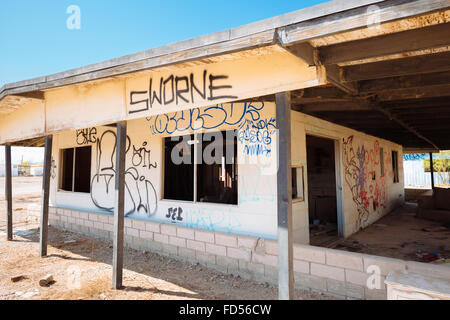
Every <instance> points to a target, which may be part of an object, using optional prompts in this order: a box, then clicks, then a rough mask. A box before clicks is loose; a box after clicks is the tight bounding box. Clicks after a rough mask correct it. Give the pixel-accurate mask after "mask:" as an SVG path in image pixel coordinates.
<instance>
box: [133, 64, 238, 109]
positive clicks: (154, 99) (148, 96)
mask: <svg viewBox="0 0 450 320" xmlns="http://www.w3.org/2000/svg"><path fill="white" fill-rule="evenodd" d="M227 80H228V75H217V74H212V73H210V72H208V71H207V70H204V71H203V76H202V77H201V78H200V79H198V78H196V77H195V75H194V74H193V73H191V74H190V75H189V76H187V75H183V76H178V75H174V74H171V75H169V76H167V77H161V78H160V79H159V81H158V80H154V79H153V78H150V79H149V81H148V86H147V88H148V90H143V91H131V92H130V97H129V98H130V110H129V111H128V112H129V113H130V114H132V113H137V112H143V111H147V110H149V109H150V108H153V106H155V105H159V106H167V105H170V104H176V105H178V104H180V103H185V104H186V103H192V104H194V103H196V102H197V101H198V100H201V101H204V100H207V101H211V102H212V103H214V101H216V100H222V99H237V98H238V97H237V96H234V95H229V94H225V93H224V91H223V90H226V91H225V92H228V91H229V90H230V89H232V88H233V87H232V86H231V85H230V84H229V83H228V82H227Z"/></svg>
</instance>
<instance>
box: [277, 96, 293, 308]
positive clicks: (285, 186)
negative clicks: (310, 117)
mask: <svg viewBox="0 0 450 320" xmlns="http://www.w3.org/2000/svg"><path fill="white" fill-rule="evenodd" d="M276 122H277V129H278V135H279V141H278V163H279V165H278V172H277V199H278V204H277V208H278V299H279V300H292V299H293V298H294V273H293V235H292V171H291V96H290V93H289V92H283V93H278V94H276Z"/></svg>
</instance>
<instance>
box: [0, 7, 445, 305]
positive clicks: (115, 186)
mask: <svg viewBox="0 0 450 320" xmlns="http://www.w3.org/2000/svg"><path fill="white" fill-rule="evenodd" d="M449 21H450V2H449V1H437V0H414V1H399V0H388V1H370V0H366V1H332V2H329V3H325V4H321V5H318V6H314V7H311V8H307V9H303V10H300V11H297V12H293V13H289V14H285V15H282V16H279V17H275V18H272V19H268V20H263V21H260V22H256V23H253V24H250V25H247V26H243V27H239V28H235V29H232V30H227V31H224V32H219V33H215V34H211V35H207V36H202V37H199V38H195V39H192V40H187V41H182V42H179V43H175V44H171V45H167V46H164V47H160V48H155V49H150V50H148V51H144V52H140V53H136V54H131V55H129V56H125V57H121V58H117V59H112V60H109V61H105V62H101V63H98V64H94V65H88V66H84V67H81V68H78V69H74V70H69V71H66V72H61V73H58V74H53V75H49V76H44V77H40V78H35V79H31V80H26V81H21V82H17V83H11V84H7V85H5V86H4V87H3V88H1V90H0V114H1V117H0V144H3V145H5V146H6V148H5V150H6V159H7V166H8V159H10V149H11V146H45V157H46V158H45V169H44V183H43V193H42V194H43V204H42V212H41V255H42V256H45V255H46V248H47V230H48V224H50V225H52V226H54V227H57V228H63V229H67V230H72V231H75V232H81V233H84V234H88V235H94V236H100V237H103V238H108V239H113V241H114V257H112V259H113V266H114V275H113V285H114V287H116V288H120V287H121V286H122V276H121V270H122V264H123V261H122V255H121V251H122V248H123V245H124V243H125V244H126V245H128V246H130V247H133V248H138V249H148V250H151V251H155V252H160V253H162V254H166V255H170V256H174V257H177V258H179V259H186V260H189V261H198V262H201V263H204V264H206V265H207V266H210V267H213V268H217V269H218V270H220V271H223V272H228V273H235V274H239V275H241V276H245V277H248V278H251V279H256V280H258V281H268V282H273V283H279V288H280V289H279V290H280V298H284V299H286V298H291V297H292V289H293V287H294V286H298V287H300V288H310V289H313V290H318V291H324V292H330V293H334V294H338V295H340V296H344V297H348V298H358V299H370V298H386V296H387V287H386V285H385V284H384V281H382V283H381V287H379V288H368V287H367V286H366V281H367V278H368V276H369V275H370V270H369V271H368V267H369V266H371V265H378V266H380V269H381V276H382V279H383V280H384V279H386V277H388V276H389V274H390V273H391V272H396V271H404V270H405V269H406V270H408V271H409V272H411V273H413V274H414V273H416V274H418V275H420V276H424V277H427V276H430V275H433V276H435V277H438V278H440V279H444V280H442V281H445V279H447V280H448V279H449V278H450V271H449V268H446V267H444V266H438V265H430V264H425V263H419V262H411V261H402V260H398V259H390V258H384V257H376V256H370V255H364V254H359V253H351V252H343V251H338V250H333V249H329V248H324V245H322V243H320V239H318V238H316V237H314V235H313V234H314V230H315V229H314V228H315V227H317V226H324V227H325V228H326V230H327V231H329V232H328V233H327V234H328V235H332V237H333V239H337V238H346V237H349V236H351V235H353V234H355V233H356V232H358V231H360V230H362V229H364V228H366V227H368V226H370V225H371V224H373V223H374V222H376V221H378V220H379V219H380V218H382V217H383V216H385V215H386V214H388V213H389V212H391V211H392V210H394V209H395V208H397V207H399V206H401V205H403V204H404V201H405V192H404V177H403V154H404V153H405V152H421V153H428V152H434V151H438V150H446V149H450V139H449V138H448V136H449V129H448V128H449V127H448V116H449V115H450V113H449V111H448V110H449V109H448V108H449V106H450V105H449V102H448V95H449V93H450V90H449V88H450V73H449V72H450V52H449V45H450V38H449V36H448V34H449V32H450V22H449ZM212 137H214V138H212ZM218 137H219V138H218ZM220 138H221V139H220ZM212 141H216V142H215V143H213V142H212ZM217 141H219V142H220V144H219V145H218V143H217ZM212 145H214V148H215V153H216V154H215V155H214V156H215V158H218V161H215V162H213V163H209V162H208V161H205V160H204V159H203V161H202V158H203V155H204V154H205V153H206V152H207V151H208V150H209V149H210V148H211V147H212ZM218 150H219V151H222V152H219V151H218ZM230 150H231V152H229V151H230ZM217 153H218V154H217ZM174 154H175V155H178V156H182V157H183V159H187V161H184V162H182V163H175V161H174V160H173V155H174ZM217 156H218V157H217ZM7 176H8V177H9V180H8V179H7V184H8V183H9V185H8V186H9V187H7V189H6V190H7V199H8V200H9V201H8V203H9V204H8V217H9V220H8V221H9V224H8V238H9V239H12V221H11V215H12V211H11V208H12V200H11V193H13V190H11V178H10V177H11V173H10V171H9V173H8V170H7ZM8 181H9V182H8ZM319 246H320V247H319ZM369 269H370V268H369ZM399 277H401V275H400V276H399V275H396V278H395V279H398V278H399ZM397 290H398V289H397Z"/></svg>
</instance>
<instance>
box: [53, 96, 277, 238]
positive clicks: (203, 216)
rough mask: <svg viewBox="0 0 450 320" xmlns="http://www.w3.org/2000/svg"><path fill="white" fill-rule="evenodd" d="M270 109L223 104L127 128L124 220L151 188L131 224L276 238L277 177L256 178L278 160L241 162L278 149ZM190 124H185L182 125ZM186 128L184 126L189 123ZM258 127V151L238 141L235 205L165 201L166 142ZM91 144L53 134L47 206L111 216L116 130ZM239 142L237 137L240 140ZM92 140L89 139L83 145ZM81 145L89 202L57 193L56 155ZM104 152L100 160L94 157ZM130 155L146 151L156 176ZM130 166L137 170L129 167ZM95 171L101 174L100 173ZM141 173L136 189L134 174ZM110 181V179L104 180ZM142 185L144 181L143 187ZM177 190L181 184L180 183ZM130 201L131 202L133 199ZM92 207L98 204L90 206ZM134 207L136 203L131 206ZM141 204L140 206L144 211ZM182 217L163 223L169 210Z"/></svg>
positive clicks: (101, 130)
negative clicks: (88, 152)
mask: <svg viewBox="0 0 450 320" xmlns="http://www.w3.org/2000/svg"><path fill="white" fill-rule="evenodd" d="M274 117H275V105H274V103H265V104H263V103H254V104H244V103H239V104H227V105H219V106H216V107H210V108H202V109H196V110H194V111H193V112H192V121H191V113H190V112H189V111H185V112H184V113H178V114H170V115H168V116H167V117H166V116H165V115H163V116H159V117H151V118H147V119H137V120H131V121H129V122H128V132H127V134H128V136H129V138H130V142H131V146H130V150H129V151H128V153H127V156H126V161H127V166H126V167H127V175H126V183H127V186H128V188H129V189H130V192H129V193H128V192H126V204H125V209H126V212H129V211H131V210H132V209H133V207H134V205H136V206H138V204H139V198H140V197H141V198H142V199H146V198H147V192H146V190H147V189H146V186H147V187H148V190H149V191H148V196H149V199H150V201H149V207H150V210H148V212H145V210H139V211H134V212H132V213H131V214H130V215H129V216H130V217H138V218H142V219H149V220H152V221H158V222H166V223H177V224H179V225H182V226H187V227H193V228H200V229H206V230H213V231H221V232H228V233H240V234H248V235H256V236H260V237H267V238H274V237H275V236H276V224H277V221H276V185H277V180H276V169H273V170H271V171H270V170H266V171H265V172H264V171H261V169H260V166H259V165H258V164H261V163H265V161H267V159H272V160H273V159H274V158H271V157H272V155H276V153H271V152H269V153H267V152H266V153H264V154H262V155H258V156H257V155H246V150H247V149H246V146H247V147H249V148H253V147H254V146H255V147H258V146H262V147H264V148H269V149H270V150H272V149H275V147H274V146H276V142H275V139H274V137H272V136H271V134H270V132H271V130H273V129H274V127H273V126H274V125H275V123H274ZM187 119H188V120H187ZM186 120H187V121H186ZM257 124H258V125H260V126H262V128H263V129H262V130H260V132H266V135H264V134H263V135H264V137H265V139H266V142H267V141H269V140H273V143H267V144H265V143H263V142H261V143H259V142H257V141H250V140H252V139H250V140H248V139H238V141H240V142H239V144H238V157H239V165H238V175H239V182H238V201H239V204H238V205H224V204H208V203H197V204H194V203H192V202H182V201H171V200H164V199H163V183H162V182H163V163H164V161H163V138H164V137H166V136H169V133H168V132H170V133H171V134H172V135H185V134H187V133H193V132H197V133H199V132H205V131H208V130H206V129H205V128H214V129H211V130H210V131H222V130H229V129H238V128H240V129H241V130H240V137H244V135H245V134H246V133H251V132H252V130H253V131H254V130H255V129H253V128H252V127H253V125H257ZM92 132H93V133H94V132H95V134H93V135H92V136H91V139H90V140H91V142H87V143H86V144H84V142H85V141H83V138H82V136H80V137H79V138H78V142H77V134H76V132H75V131H70V132H64V133H60V134H56V135H55V137H54V148H53V159H54V160H55V161H54V163H55V166H56V168H54V173H55V174H54V175H53V176H54V179H52V184H51V190H52V191H51V204H52V205H53V206H57V207H67V208H76V209H84V210H88V211H105V210H104V208H112V207H113V201H114V198H113V197H114V192H113V191H114V179H111V181H110V183H109V186H108V188H109V190H107V183H106V182H105V179H107V178H110V177H114V174H115V173H114V170H113V169H105V168H107V167H115V156H114V154H113V151H114V144H115V128H112V127H96V128H95V129H94V131H92ZM241 134H242V135H241ZM88 140H89V139H88ZM144 142H146V143H147V144H146V146H143V144H144ZM79 143H82V145H91V146H92V147H93V148H92V170H91V177H92V185H91V189H92V191H91V194H81V193H72V192H65V191H60V190H58V181H59V171H58V170H59V169H60V159H59V152H60V150H61V149H64V148H72V147H76V146H78V145H79ZM98 147H100V148H101V153H100V152H99V150H100V149H97V148H98ZM133 147H134V148H136V149H139V148H141V147H144V148H145V149H146V150H148V151H150V154H151V162H152V163H153V164H156V166H157V167H156V168H150V169H149V168H148V167H145V168H144V167H143V166H142V165H135V164H138V163H139V156H138V155H135V158H134V159H133ZM133 163H134V165H133ZM97 165H98V167H97ZM135 173H138V176H139V178H138V179H137V180H138V181H135V179H134V178H133V176H132V175H133V174H135ZM108 174H110V175H111V176H106V175H108ZM141 180H142V181H141ZM174 183H183V177H180V179H179V181H174ZM131 195H132V196H131ZM94 200H95V203H94ZM133 200H134V202H133ZM145 203H146V202H145V201H143V202H142V204H145ZM178 207H181V208H182V209H183V221H181V222H179V221H172V219H171V218H166V215H167V214H168V210H169V208H178Z"/></svg>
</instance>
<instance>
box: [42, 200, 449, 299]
mask: <svg viewBox="0 0 450 320" xmlns="http://www.w3.org/2000/svg"><path fill="white" fill-rule="evenodd" d="M49 221H50V224H51V225H52V226H54V227H57V228H61V229H65V230H70V231H74V232H78V233H82V234H85V235H89V236H94V237H99V238H103V239H109V240H111V239H112V235H113V223H114V221H113V216H112V215H106V214H97V213H89V212H83V211H78V210H69V209H63V208H54V207H51V208H50V212H49ZM125 243H126V246H128V247H130V248H133V249H137V250H149V251H152V252H156V253H159V254H161V255H164V256H169V257H172V258H176V259H181V260H185V261H189V262H194V263H195V262H198V263H200V264H202V265H205V266H206V267H210V268H213V269H216V270H218V271H220V272H223V273H227V274H233V275H239V276H241V277H242V278H246V279H249V280H255V281H258V282H262V283H264V282H268V283H271V284H274V285H276V284H277V280H278V279H277V278H278V273H277V272H278V271H277V265H278V257H277V254H278V246H277V242H276V241H273V240H267V239H262V238H254V237H247V236H241V235H234V234H225V233H219V232H213V231H205V230H197V229H190V228H186V227H179V226H176V225H170V224H164V223H156V222H150V221H145V220H136V219H131V218H125ZM405 270H407V271H410V272H412V273H418V274H423V275H427V274H433V275H434V276H435V277H439V278H443V279H450V268H448V267H444V266H438V265H431V264H425V263H419V262H411V261H403V260H398V259H391V258H385V257H378V256H371V255H366V254H360V253H353V252H345V251H338V250H332V249H325V248H319V247H312V246H305V245H298V244H295V245H294V272H295V274H294V278H295V286H296V287H297V288H299V289H309V290H311V291H315V292H323V293H327V294H331V295H334V296H337V297H340V298H346V299H382V300H385V299H386V298H387V289H386V285H385V284H384V281H385V279H386V277H387V276H388V275H389V273H390V272H391V271H405ZM374 272H379V277H378V278H374V277H373V275H374ZM368 279H369V280H370V281H371V283H372V280H373V279H376V280H374V281H375V282H373V283H376V282H377V280H379V281H378V282H379V285H380V286H379V289H369V288H368V285H367V281H368Z"/></svg>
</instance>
